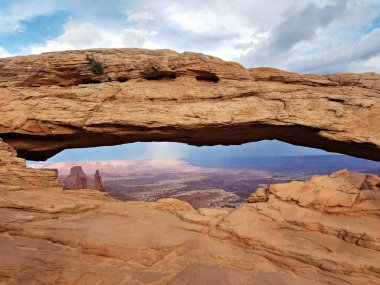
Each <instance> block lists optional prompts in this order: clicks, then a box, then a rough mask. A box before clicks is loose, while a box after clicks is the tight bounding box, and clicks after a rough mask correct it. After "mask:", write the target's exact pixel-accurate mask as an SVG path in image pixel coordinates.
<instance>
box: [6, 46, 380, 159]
mask: <svg viewBox="0 0 380 285" xmlns="http://www.w3.org/2000/svg"><path fill="white" fill-rule="evenodd" d="M88 58H91V59H92V60H91V61H89V60H88ZM94 62H95V63H96V64H97V69H96V70H100V71H101V72H94V67H93V66H92V65H93V63H94ZM379 131H380V75H378V74H375V73H366V74H332V75H317V74H307V75H299V74H295V73H290V72H285V71H281V70H276V69H271V68H253V69H246V68H244V67H242V66H241V65H239V64H238V63H233V62H225V61H222V60H220V59H218V58H215V57H211V56H207V55H203V54H197V53H189V52H185V53H176V52H174V51H170V50H143V49H96V50H84V51H66V52H55V53H46V54H42V55H35V56H25V57H13V58H6V59H1V60H0V137H1V138H2V139H3V141H4V142H6V143H7V144H9V145H10V146H12V147H13V148H14V149H15V150H17V153H18V156H19V157H22V158H25V159H32V160H44V159H47V158H49V157H50V156H52V155H54V154H56V153H57V152H59V151H61V150H63V149H67V148H73V147H91V146H101V145H113V144H120V143H129V142H135V141H177V142H184V143H188V144H192V145H214V144H226V145H231V144H241V143H245V142H251V141H258V140H263V139H278V140H281V141H285V142H288V143H292V144H296V145H302V146H309V147H316V148H320V149H324V150H328V151H334V152H340V153H344V154H348V155H352V156H357V157H362V158H367V159H372V160H377V161H380V132H379Z"/></svg>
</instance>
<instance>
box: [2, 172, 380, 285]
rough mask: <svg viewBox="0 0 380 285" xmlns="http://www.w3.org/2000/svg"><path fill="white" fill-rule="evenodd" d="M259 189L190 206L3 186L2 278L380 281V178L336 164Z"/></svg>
mask: <svg viewBox="0 0 380 285" xmlns="http://www.w3.org/2000/svg"><path fill="white" fill-rule="evenodd" d="M260 192H261V193H258V196H259V197H261V198H260V199H259V200H260V202H257V203H248V204H245V205H243V206H241V207H240V208H238V209H203V208H201V209H198V210H194V209H193V208H192V207H191V206H190V205H189V204H188V203H186V202H183V201H178V200H176V199H162V200H159V201H157V202H150V203H147V202H121V201H117V200H114V199H112V198H110V197H109V196H108V195H107V194H106V193H102V192H99V191H93V190H78V191H63V190H59V189H50V190H46V189H30V190H22V189H17V190H15V189H9V188H3V187H0V217H1V218H0V251H1V253H2V256H6V258H3V259H2V261H1V263H0V283H2V284H3V283H5V284H19V283H25V284H234V285H235V284H292V285H293V284H345V285H347V284H379V283H380V229H379V227H378V225H379V221H380V212H379V209H380V205H379V202H380V178H379V177H377V176H375V175H369V174H359V173H350V172H348V171H340V172H337V173H334V174H332V175H330V176H316V177H313V178H311V179H310V180H309V181H306V182H292V183H288V184H276V185H270V186H269V187H268V188H266V189H264V188H262V190H260ZM264 192H265V193H266V194H265V193H264ZM263 193H264V194H265V195H263ZM262 197H266V199H262Z"/></svg>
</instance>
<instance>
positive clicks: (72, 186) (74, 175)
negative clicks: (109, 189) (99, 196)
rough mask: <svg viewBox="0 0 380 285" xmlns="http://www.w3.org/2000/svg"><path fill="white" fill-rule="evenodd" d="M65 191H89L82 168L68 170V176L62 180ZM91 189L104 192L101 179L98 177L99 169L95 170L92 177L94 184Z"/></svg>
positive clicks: (87, 180)
mask: <svg viewBox="0 0 380 285" xmlns="http://www.w3.org/2000/svg"><path fill="white" fill-rule="evenodd" d="M63 184H64V186H65V189H66V190H79V189H89V188H90V187H89V178H88V176H87V174H86V173H85V172H84V171H83V169H82V166H74V167H72V168H71V170H70V174H69V175H68V176H67V177H66V178H65V179H64V180H63ZM91 189H93V190H97V191H102V192H105V190H104V187H103V183H102V177H101V176H100V172H99V169H97V170H96V172H95V175H94V182H93V184H92V187H91Z"/></svg>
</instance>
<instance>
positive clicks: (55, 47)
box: [25, 21, 152, 54]
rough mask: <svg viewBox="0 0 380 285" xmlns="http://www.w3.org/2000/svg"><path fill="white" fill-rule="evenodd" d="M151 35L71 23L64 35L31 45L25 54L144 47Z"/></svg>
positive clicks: (138, 31)
mask: <svg viewBox="0 0 380 285" xmlns="http://www.w3.org/2000/svg"><path fill="white" fill-rule="evenodd" d="M151 33H152V32H145V31H141V30H136V29H133V28H125V29H122V30H110V29H99V28H98V27H97V26H95V25H94V24H91V23H82V22H78V21H69V22H67V23H66V24H65V26H64V33H63V34H62V35H60V36H58V37H57V38H55V39H52V40H48V41H46V42H44V43H42V44H38V45H31V46H29V47H27V49H26V50H25V52H26V53H28V52H30V53H33V54H38V53H42V52H48V51H61V50H72V49H85V48H98V47H104V48H111V47H114V48H116V47H143V46H144V44H145V42H146V38H145V37H146V36H147V35H149V34H151Z"/></svg>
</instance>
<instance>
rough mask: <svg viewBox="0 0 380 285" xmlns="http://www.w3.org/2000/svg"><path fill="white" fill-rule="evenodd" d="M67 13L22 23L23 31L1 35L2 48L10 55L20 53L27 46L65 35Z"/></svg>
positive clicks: (39, 17) (0, 44)
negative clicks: (64, 27) (64, 26)
mask: <svg viewBox="0 0 380 285" xmlns="http://www.w3.org/2000/svg"><path fill="white" fill-rule="evenodd" d="M69 18H70V14H69V13H67V12H57V13H54V14H51V15H43V16H37V17H35V18H33V19H32V20H27V21H20V26H21V30H20V31H14V32H9V33H0V46H2V47H4V48H5V49H7V50H8V51H9V52H10V53H14V54H17V53H20V52H22V49H23V48H25V47H26V46H29V45H32V44H41V42H44V41H46V40H49V39H53V38H55V37H57V36H59V35H61V34H62V33H63V25H64V24H65V23H66V22H67V21H68V20H69Z"/></svg>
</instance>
